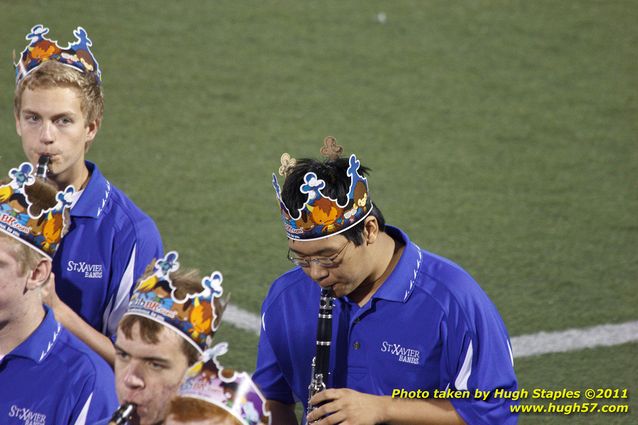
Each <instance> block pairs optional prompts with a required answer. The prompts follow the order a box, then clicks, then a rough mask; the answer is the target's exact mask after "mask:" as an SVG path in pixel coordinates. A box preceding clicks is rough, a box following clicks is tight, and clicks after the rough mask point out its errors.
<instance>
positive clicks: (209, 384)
mask: <svg viewBox="0 0 638 425" xmlns="http://www.w3.org/2000/svg"><path fill="white" fill-rule="evenodd" d="M227 351H228V344H227V343H225V342H222V343H219V344H217V345H215V347H213V348H211V349H209V350H207V351H205V352H204V355H203V356H202V360H200V361H199V362H198V363H195V364H194V365H193V366H192V367H191V368H190V369H188V371H187V372H186V376H185V378H184V383H183V384H182V386H181V387H180V389H179V391H178V392H177V394H178V396H181V397H190V398H196V399H199V400H203V401H206V402H208V403H211V404H213V405H215V406H218V407H221V408H222V409H224V410H225V411H227V412H228V413H230V414H231V415H232V416H233V417H235V418H237V419H238V420H239V421H240V422H241V423H242V424H246V425H260V424H270V412H269V411H268V410H267V409H266V400H265V399H264V396H263V395H262V394H261V392H260V391H259V389H258V388H257V386H256V385H255V383H254V382H253V381H252V379H251V378H250V376H249V375H248V374H247V373H246V372H241V373H237V372H235V371H234V370H232V369H224V368H223V367H222V366H220V364H219V362H218V361H217V357H218V356H221V355H222V354H225V353H226V352H227Z"/></svg>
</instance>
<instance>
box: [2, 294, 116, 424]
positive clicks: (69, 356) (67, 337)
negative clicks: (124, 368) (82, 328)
mask: <svg viewBox="0 0 638 425" xmlns="http://www.w3.org/2000/svg"><path fill="white" fill-rule="evenodd" d="M45 311H46V315H45V317H44V320H43V321H42V323H41V324H40V326H38V328H37V329H36V330H35V331H34V332H33V333H32V334H31V335H30V336H29V337H28V338H27V339H26V340H24V341H23V342H22V343H21V344H20V345H18V346H17V347H16V348H15V349H13V350H12V351H11V352H10V353H8V354H7V355H5V356H4V357H3V358H2V359H1V360H0V423H1V424H3V425H27V424H28V425H66V424H69V425H84V424H91V423H93V422H95V421H97V420H99V419H102V418H105V417H107V416H109V415H110V414H111V413H112V412H113V411H114V410H115V409H116V408H117V406H118V402H117V396H116V393H115V377H114V376H113V371H112V369H111V367H110V366H109V365H108V364H107V363H106V362H105V361H104V360H103V359H102V358H101V357H100V356H98V355H97V354H96V353H95V352H93V350H91V349H90V348H89V347H88V346H87V345H85V344H84V343H83V342H81V341H80V340H79V339H78V338H76V337H75V336H74V335H73V334H71V333H70V332H69V331H68V330H67V329H66V328H64V327H63V326H62V325H61V324H60V323H59V322H57V321H56V320H55V317H54V315H53V311H52V310H50V309H49V308H48V307H46V306H45Z"/></svg>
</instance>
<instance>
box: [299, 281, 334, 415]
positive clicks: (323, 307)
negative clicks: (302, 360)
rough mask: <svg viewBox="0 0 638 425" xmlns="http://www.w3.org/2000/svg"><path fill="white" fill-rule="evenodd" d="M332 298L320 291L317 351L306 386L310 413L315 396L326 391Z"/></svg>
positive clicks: (327, 292) (330, 294) (324, 291)
mask: <svg viewBox="0 0 638 425" xmlns="http://www.w3.org/2000/svg"><path fill="white" fill-rule="evenodd" d="M333 303H334V296H333V293H332V291H331V290H330V289H322V290H321V299H320V301H319V317H318V320H317V351H316V353H315V357H313V358H312V377H311V380H310V385H308V410H307V412H306V415H307V414H308V413H310V412H312V411H313V410H314V409H315V407H316V406H312V405H311V404H310V399H311V398H312V396H314V395H315V394H317V393H319V392H321V391H323V390H325V389H326V382H327V381H328V374H329V373H330V372H329V367H330V341H331V340H332V308H333Z"/></svg>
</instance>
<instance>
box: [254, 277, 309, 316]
mask: <svg viewBox="0 0 638 425" xmlns="http://www.w3.org/2000/svg"><path fill="white" fill-rule="evenodd" d="M315 286H317V285H316V284H314V282H312V280H311V279H310V278H309V277H308V276H307V275H306V273H304V271H303V270H302V269H301V268H299V267H295V268H294V269H291V270H288V271H287V272H286V273H284V274H282V275H281V276H279V277H278V278H277V279H275V280H274V282H273V283H272V285H270V289H269V290H268V294H267V295H266V298H265V299H264V305H263V307H264V311H266V310H267V309H268V308H270V307H272V306H273V305H279V304H280V303H286V302H287V300H289V299H297V298H299V297H302V298H303V299H305V298H307V295H308V290H309V288H314V287H315Z"/></svg>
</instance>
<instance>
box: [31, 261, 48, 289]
mask: <svg viewBox="0 0 638 425" xmlns="http://www.w3.org/2000/svg"><path fill="white" fill-rule="evenodd" d="M50 275H51V260H49V259H47V258H41V259H40V260H38V264H37V265H36V266H35V267H34V268H33V269H31V270H30V271H29V272H27V289H28V290H32V289H36V288H40V287H42V286H44V284H46V283H47V281H48V280H49V276H50Z"/></svg>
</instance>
